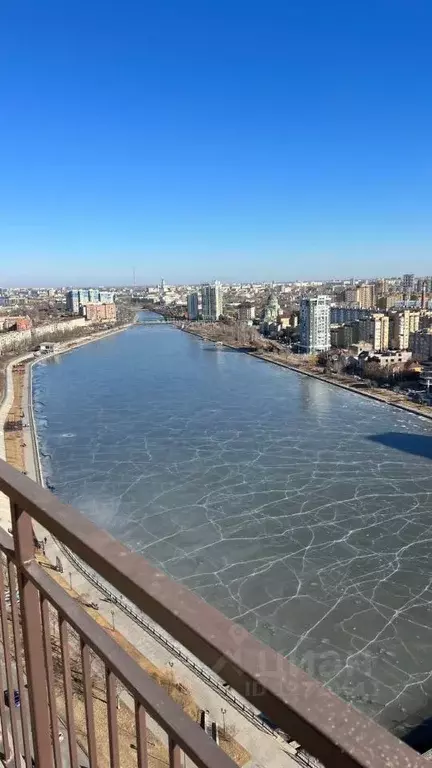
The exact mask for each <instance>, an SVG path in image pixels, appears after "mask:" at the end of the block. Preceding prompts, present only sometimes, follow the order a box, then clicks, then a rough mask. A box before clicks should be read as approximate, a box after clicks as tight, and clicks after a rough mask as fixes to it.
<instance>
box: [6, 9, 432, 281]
mask: <svg viewBox="0 0 432 768" xmlns="http://www.w3.org/2000/svg"><path fill="white" fill-rule="evenodd" d="M431 31H432V3H431V2H430V0H327V2H322V0H266V2H254V0H217V1H216V0H211V2H210V1H209V0H181V2H180V1H179V0H171V2H166V0H148V1H147V2H139V1H138V0H136V2H130V0H124V2H122V3H119V2H118V1H117V2H111V0H103V2H102V0H92V2H90V3H87V2H84V1H83V0H40V2H39V3H36V2H34V0H31V2H30V1H29V0H13V2H12V1H11V2H8V3H5V4H3V8H2V22H1V25H0V87H1V104H2V106H1V107H0V110H1V112H0V158H1V162H0V285H1V284H3V285H7V284H9V285H16V284H59V285H61V284H79V283H92V282H95V283H100V284H103V283H123V282H131V281H132V269H133V267H134V266H135V268H136V276H137V281H138V282H140V283H149V282H153V281H155V280H157V279H158V278H159V276H160V275H163V276H164V277H165V279H166V281H167V282H182V281H200V280H206V279H212V278H220V279H222V280H238V279H244V280H259V279H263V280H271V279H275V280H289V279H297V278H306V279H307V278H314V277H317V278H320V277H327V276H332V275H334V276H338V275H347V276H351V275H357V276H360V275H365V276H373V275H379V274H385V273H387V274H400V273H402V272H404V271H415V272H416V273H417V274H432V85H431V83H432V46H431V44H430V39H431Z"/></svg>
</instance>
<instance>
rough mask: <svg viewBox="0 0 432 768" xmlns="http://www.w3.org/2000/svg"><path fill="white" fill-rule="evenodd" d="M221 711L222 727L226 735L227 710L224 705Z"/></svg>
mask: <svg viewBox="0 0 432 768" xmlns="http://www.w3.org/2000/svg"><path fill="white" fill-rule="evenodd" d="M221 712H222V728H223V732H224V736H225V715H226V712H227V711H226V709H225V708H224V707H221Z"/></svg>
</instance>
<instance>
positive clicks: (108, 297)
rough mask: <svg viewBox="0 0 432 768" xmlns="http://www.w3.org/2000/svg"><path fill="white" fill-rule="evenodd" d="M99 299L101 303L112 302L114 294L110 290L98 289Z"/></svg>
mask: <svg viewBox="0 0 432 768" xmlns="http://www.w3.org/2000/svg"><path fill="white" fill-rule="evenodd" d="M99 301H100V302H101V304H112V303H113V302H114V294H113V293H112V291H99Z"/></svg>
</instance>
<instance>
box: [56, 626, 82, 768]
mask: <svg viewBox="0 0 432 768" xmlns="http://www.w3.org/2000/svg"><path fill="white" fill-rule="evenodd" d="M59 627H60V646H61V655H62V666H63V685H64V696H65V703H66V723H67V731H68V734H67V735H68V742H69V760H70V765H71V768H78V752H77V742H76V730H75V718H74V711H73V694H72V676H71V668H70V657H69V638H68V629H67V624H66V621H65V620H64V619H63V617H62V616H60V619H59Z"/></svg>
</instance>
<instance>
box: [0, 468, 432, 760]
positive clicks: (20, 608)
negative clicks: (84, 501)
mask: <svg viewBox="0 0 432 768" xmlns="http://www.w3.org/2000/svg"><path fill="white" fill-rule="evenodd" d="M0 491H2V492H3V493H5V494H6V495H7V496H8V497H9V499H10V508H11V524H12V536H10V535H9V534H8V533H6V531H4V530H3V529H0V551H1V553H2V554H1V555H0V557H1V559H2V562H1V567H0V611H1V632H0V641H1V643H2V646H3V658H2V661H1V663H0V689H1V690H0V693H1V692H3V690H5V689H7V690H8V692H9V704H10V702H11V701H12V700H13V696H14V691H15V690H16V689H18V691H19V694H20V698H21V702H22V706H23V708H24V707H26V706H27V705H28V709H29V711H28V713H26V712H25V711H24V712H23V713H22V717H21V732H22V733H21V734H20V732H19V731H20V724H19V722H18V717H17V713H16V711H15V708H14V707H13V706H9V713H8V712H7V706H6V703H5V698H4V696H2V695H0V724H1V730H2V741H3V753H4V760H5V762H6V764H8V765H17V766H18V765H22V764H23V763H22V761H21V762H20V761H19V760H18V759H17V755H18V754H19V753H20V751H21V752H23V754H24V760H25V763H24V764H25V765H27V766H31V765H32V759H34V761H35V764H36V766H38V768H54V766H55V768H59V766H61V765H62V763H61V755H60V743H59V742H60V740H59V738H58V712H57V701H56V695H55V685H54V660H53V647H52V632H53V627H52V625H53V621H54V624H56V625H57V630H56V631H57V635H58V644H59V647H60V649H61V653H60V664H61V672H62V677H63V688H64V700H65V720H66V729H67V742H68V751H69V761H70V765H71V766H72V768H75V767H78V766H79V760H78V747H77V739H76V724H75V722H74V709H73V690H72V672H71V661H70V641H71V636H72V634H73V635H74V637H76V636H78V638H79V641H78V642H79V648H80V660H81V678H82V687H83V699H84V702H85V720H86V731H87V739H86V742H87V750H86V751H87V753H88V762H89V764H90V766H92V768H94V767H95V766H97V765H98V754H97V743H96V736H95V734H96V731H95V728H96V725H95V718H94V702H93V695H94V694H93V689H92V681H91V654H92V655H95V656H96V657H97V659H98V660H99V663H101V664H103V667H104V670H105V697H106V717H107V727H108V735H109V753H110V763H111V767H112V768H119V766H120V764H121V763H120V752H119V735H118V723H117V703H118V702H117V690H118V685H121V686H122V687H123V688H124V689H126V691H127V692H128V693H129V694H130V696H131V697H132V699H133V702H134V712H135V729H136V764H137V766H138V768H146V766H147V765H148V759H149V758H148V753H147V738H146V733H147V724H146V716H147V715H149V716H150V717H151V718H152V719H153V720H154V721H156V723H157V724H158V726H160V728H161V729H163V732H164V733H165V734H167V762H168V763H169V766H170V768H180V766H183V763H184V761H183V754H185V755H187V756H188V759H189V760H190V761H191V762H192V763H193V764H194V765H196V766H199V768H233V765H234V763H233V762H232V761H231V759H230V758H229V757H228V756H227V755H226V754H225V753H224V752H223V751H222V749H220V748H219V747H218V746H217V744H216V743H215V742H214V741H212V739H211V738H210V737H209V736H208V735H207V734H206V733H205V732H204V731H203V730H202V729H201V728H200V727H199V725H198V724H197V723H195V722H194V721H193V720H192V719H191V718H190V717H189V716H188V715H186V714H185V713H184V712H183V710H182V709H181V707H180V706H179V705H177V704H176V703H175V702H174V701H173V700H172V699H171V697H170V696H169V695H168V694H167V693H166V692H165V691H164V690H163V689H162V688H161V687H160V686H159V685H157V683H155V682H154V681H153V680H152V679H151V677H150V676H149V675H148V674H147V673H146V672H145V671H144V670H143V669H142V668H141V667H140V666H139V664H138V663H137V662H135V661H134V659H132V658H131V656H129V655H128V653H127V652H126V651H125V650H124V649H123V648H122V647H121V646H120V645H118V644H117V643H116V642H115V640H114V639H113V637H111V636H110V635H109V634H108V633H107V632H106V631H105V630H104V629H103V628H102V627H101V626H99V624H98V623H97V622H96V621H95V620H94V619H93V618H92V617H91V616H90V615H89V614H88V613H87V612H86V611H85V610H84V608H83V607H82V606H81V605H79V604H78V603H77V601H76V600H74V599H73V598H72V597H71V596H70V595H69V594H68V593H67V592H66V591H65V590H64V589H63V588H62V587H61V586H60V585H59V584H58V583H57V582H56V581H55V580H54V579H53V578H51V576H50V575H49V574H48V573H47V572H46V570H45V569H44V568H42V566H41V565H40V564H39V563H38V562H37V559H36V557H35V545H34V534H33V523H32V521H36V522H37V523H39V524H40V525H42V526H43V527H44V528H45V529H46V530H47V531H49V532H50V533H51V534H52V535H53V536H54V537H55V538H56V539H57V540H58V541H59V542H61V543H62V544H63V545H65V546H66V547H68V548H69V549H70V550H71V551H72V552H73V553H74V554H75V555H76V556H77V557H79V558H80V559H81V561H82V562H83V563H85V564H87V565H88V566H89V567H90V568H91V569H93V570H94V571H95V572H97V573H98V574H99V575H100V576H101V577H102V578H103V579H104V580H106V582H108V583H109V584H110V585H112V587H113V589H114V590H115V591H116V592H120V593H121V594H122V595H124V597H125V598H126V599H127V600H128V601H130V602H131V603H133V604H134V605H135V606H136V607H137V608H138V609H139V610H140V611H143V612H144V613H145V614H146V615H147V616H148V617H150V618H151V619H152V620H153V621H154V622H156V623H157V624H158V625H159V626H160V627H162V628H163V629H164V630H165V631H166V632H167V633H169V635H170V636H171V637H172V638H174V639H175V640H176V641H178V642H179V643H181V644H182V645H183V646H184V647H185V648H187V649H188V650H189V651H190V652H191V653H192V654H194V656H195V657H197V658H198V659H199V660H200V661H201V662H203V663H204V664H205V665H207V666H208V667H210V668H211V669H212V670H214V671H215V672H216V673H217V674H218V675H219V677H220V678H221V679H222V680H224V681H225V682H226V683H227V684H229V685H230V686H231V687H232V688H233V689H234V690H236V691H237V692H238V693H239V694H241V695H242V696H243V697H244V698H245V699H247V700H248V701H249V702H250V703H251V704H252V705H253V706H254V707H257V708H258V709H259V710H260V711H261V712H263V713H264V714H265V716H266V717H268V718H269V720H271V721H272V722H273V723H275V724H276V725H277V726H279V727H280V728H281V729H282V730H283V731H284V732H285V733H289V734H290V736H291V737H292V738H294V739H296V741H298V742H299V743H300V744H301V745H302V747H303V748H304V749H305V750H306V752H307V753H309V754H310V755H313V756H314V757H315V758H317V759H318V760H319V761H320V763H321V764H322V765H324V766H326V768H422V766H424V767H425V766H426V765H428V763H427V762H426V760H425V759H423V758H422V757H421V756H419V755H418V754H417V753H415V752H414V751H413V750H411V749H410V748H409V747H407V746H405V745H404V744H402V743H401V742H400V741H398V740H397V739H396V738H395V737H393V736H392V735H391V734H389V733H388V732H387V731H385V730H384V729H383V728H381V727H379V726H378V725H376V724H375V723H373V722H372V721H370V720H368V719H367V718H366V717H364V716H363V715H362V714H360V713H359V712H357V711H356V710H354V709H353V708H351V707H350V706H349V705H348V704H346V703H344V702H343V701H342V700H340V699H339V698H338V697H337V696H335V695H334V694H332V693H331V692H330V691H328V690H327V689H326V688H324V687H323V686H322V685H321V684H320V683H318V682H317V681H315V680H313V679H311V678H310V677H308V676H307V675H306V674H305V673H304V672H303V671H302V670H300V669H299V668H297V667H295V666H294V665H292V664H290V663H289V662H288V661H287V660H286V659H284V658H283V657H282V656H280V655H279V654H277V653H276V652H275V651H273V650H272V649H270V648H269V647H267V646H266V645H263V644H262V643H261V642H259V641H258V640H256V639H255V638H254V637H252V636H251V635H250V634H249V633H248V632H247V631H246V630H244V629H243V628H242V627H240V626H238V625H236V624H234V623H233V622H231V621H230V620H228V619H226V618H225V617H224V616H223V615H222V614H221V613H219V612H218V611H217V610H215V609H214V608H212V607H211V606H210V605H208V604H207V603H205V602H204V601H203V600H201V599H200V598H199V597H197V596H196V595H194V594H192V593H191V592H190V591H188V590H187V589H185V588H184V587H183V586H181V585H179V584H177V583H175V582H174V581H173V580H171V579H170V578H169V577H168V576H166V575H165V574H163V573H161V572H160V571H158V570H156V569H155V568H153V567H152V566H151V565H150V564H149V563H148V562H147V561H146V560H144V559H143V558H142V557H141V556H140V555H138V554H135V553H133V552H131V551H130V550H128V549H127V548H126V547H124V546H123V545H122V544H120V543H119V542H118V541H116V540H115V539H114V538H112V537H111V536H110V535H109V534H108V533H107V532H106V531H103V530H101V529H99V528H97V527H96V526H95V525H93V524H92V523H91V522H89V521H88V520H87V519H86V518H84V517H83V516H82V515H81V514H80V513H79V512H77V511H76V510H75V509H73V508H71V507H69V506H67V505H65V504H62V503H61V502H60V501H59V500H58V499H57V498H56V497H55V496H54V495H53V494H51V493H50V492H49V491H47V490H45V489H44V488H42V487H41V486H39V485H38V484H36V483H34V482H33V481H32V480H30V479H29V478H27V477H25V476H24V475H22V474H21V473H19V472H17V471H16V470H14V469H13V468H12V467H10V466H9V465H8V464H6V463H5V462H3V461H0ZM8 609H9V610H8ZM26 715H27V717H26ZM27 720H28V722H29V724H30V727H29V728H28V729H27V728H25V727H23V725H22V723H24V722H25V721H27ZM252 757H253V756H252ZM188 764H189V763H188Z"/></svg>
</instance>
